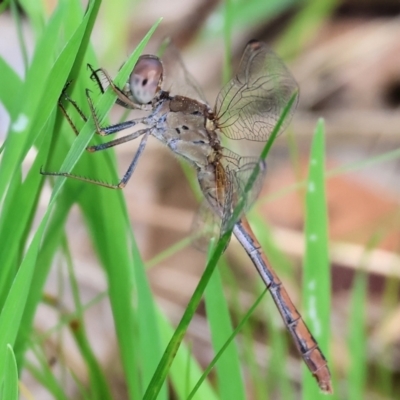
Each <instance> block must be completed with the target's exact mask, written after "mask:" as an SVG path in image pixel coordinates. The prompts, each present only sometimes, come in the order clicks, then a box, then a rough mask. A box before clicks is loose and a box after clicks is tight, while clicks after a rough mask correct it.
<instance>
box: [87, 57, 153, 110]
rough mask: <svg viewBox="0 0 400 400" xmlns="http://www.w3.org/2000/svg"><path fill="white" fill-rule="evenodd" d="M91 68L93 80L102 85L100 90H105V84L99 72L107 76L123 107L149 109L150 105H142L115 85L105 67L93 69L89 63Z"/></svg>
mask: <svg viewBox="0 0 400 400" xmlns="http://www.w3.org/2000/svg"><path fill="white" fill-rule="evenodd" d="M88 67H89V69H90V70H91V71H92V75H91V76H90V77H91V79H92V80H94V81H96V83H97V85H98V86H99V87H100V90H102V91H104V87H103V84H102V83H101V80H100V78H99V76H98V74H99V73H100V72H101V73H102V74H103V75H104V77H105V78H106V80H107V82H108V84H109V85H110V88H111V90H112V91H113V92H114V93H115V94H116V95H117V103H118V104H119V105H121V106H122V107H125V108H129V109H134V110H135V109H136V110H148V109H149V106H148V105H146V104H145V105H140V104H136V103H134V102H133V101H132V100H131V99H130V98H129V97H128V96H127V95H126V93H125V92H124V91H123V90H122V89H120V88H119V87H118V86H116V85H115V83H114V82H113V80H112V79H111V77H110V75H109V74H108V72H107V71H106V70H105V69H103V68H98V69H96V70H94V69H93V67H92V66H91V65H90V64H88Z"/></svg>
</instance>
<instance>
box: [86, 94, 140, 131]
mask: <svg viewBox="0 0 400 400" xmlns="http://www.w3.org/2000/svg"><path fill="white" fill-rule="evenodd" d="M89 93H90V90H89V89H86V98H87V101H88V104H89V109H90V113H91V114H92V117H93V120H94V124H95V126H96V133H97V134H98V135H100V136H107V135H111V134H113V133H117V132H120V131H122V130H124V129H127V128H131V127H132V126H135V125H137V124H141V123H144V124H145V123H146V122H147V117H143V118H135V119H131V120H129V121H124V122H121V123H119V124H114V125H109V126H106V127H104V128H102V127H101V125H100V121H99V118H98V117H97V115H96V110H95V108H94V105H93V100H92V98H91V97H90V94H89Z"/></svg>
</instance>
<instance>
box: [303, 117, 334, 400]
mask: <svg viewBox="0 0 400 400" xmlns="http://www.w3.org/2000/svg"><path fill="white" fill-rule="evenodd" d="M324 135H325V130H324V122H323V121H322V120H319V121H318V124H317V127H316V130H315V134H314V138H313V142H312V147H311V154H310V166H309V175H308V185H307V194H306V210H305V238H306V244H305V255H304V272H303V287H304V291H303V295H304V304H305V307H304V309H305V313H304V314H305V315H304V317H305V318H304V319H305V321H306V323H307V325H308V326H309V327H310V330H311V332H313V335H314V336H315V338H316V339H317V341H318V343H319V345H320V348H321V350H322V351H323V353H324V354H328V351H327V350H328V346H329V332H330V328H329V325H330V324H329V317H330V289H331V281H330V261H329V252H328V247H329V240H328V212H327V206H326V194H325V139H324ZM303 371H304V373H303V398H304V399H319V398H321V399H322V398H325V397H324V396H325V395H323V394H322V393H320V391H319V389H318V387H317V385H316V384H315V380H314V377H313V376H312V375H311V374H310V372H309V371H308V370H306V368H305V367H303Z"/></svg>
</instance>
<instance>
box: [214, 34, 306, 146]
mask: <svg viewBox="0 0 400 400" xmlns="http://www.w3.org/2000/svg"><path fill="white" fill-rule="evenodd" d="M296 91H297V92H298V85H297V82H296V81H295V79H294V78H293V76H292V75H291V73H290V72H289V70H288V69H287V68H286V66H285V64H284V63H283V62H282V60H281V59H280V58H279V57H278V56H277V55H276V54H275V53H274V52H273V51H272V50H271V49H270V48H269V47H268V46H267V45H266V44H264V43H261V42H258V41H250V42H249V43H248V44H247V46H246V48H245V50H244V53H243V57H242V60H241V62H240V65H239V70H238V72H237V74H236V76H235V77H234V78H233V79H232V80H231V81H229V82H228V83H227V85H226V86H225V87H223V88H222V90H221V92H220V93H219V95H218V97H217V101H216V104H215V115H216V120H217V126H218V128H219V129H220V130H221V131H222V132H223V133H224V134H225V135H226V136H227V137H228V138H230V139H248V140H255V141H265V140H267V139H268V137H269V135H270V134H271V132H272V130H273V129H274V126H275V125H276V123H277V121H278V119H279V117H280V115H281V113H282V111H283V109H284V108H285V106H286V105H287V103H288V101H289V100H290V98H291V96H292V95H293V93H295V92H296ZM296 105H297V99H296V102H295V104H294V105H293V107H292V109H291V111H290V113H289V115H288V117H287V118H286V120H285V122H284V123H283V125H282V127H281V130H280V133H281V132H283V131H284V129H285V128H286V126H287V125H288V124H289V122H290V120H291V117H292V115H293V113H294V110H295V108H296Z"/></svg>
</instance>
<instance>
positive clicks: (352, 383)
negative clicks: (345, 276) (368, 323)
mask: <svg viewBox="0 0 400 400" xmlns="http://www.w3.org/2000/svg"><path fill="white" fill-rule="evenodd" d="M367 282H368V280H367V274H366V273H365V272H364V271H358V272H357V274H356V277H355V281H354V286H353V290H352V299H351V312H350V316H351V319H350V327H349V332H350V336H349V339H348V346H349V355H350V357H351V358H350V369H349V374H348V379H347V382H348V387H347V394H348V398H349V399H363V398H365V388H366V382H367V355H366V351H365V350H366V347H367V344H366V336H365V333H366V329H365V304H366V300H367Z"/></svg>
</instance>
